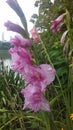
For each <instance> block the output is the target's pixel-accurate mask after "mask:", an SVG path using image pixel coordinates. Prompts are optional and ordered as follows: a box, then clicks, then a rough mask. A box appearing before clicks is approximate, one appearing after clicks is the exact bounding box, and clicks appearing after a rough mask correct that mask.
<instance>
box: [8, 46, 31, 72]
mask: <svg viewBox="0 0 73 130" xmlns="http://www.w3.org/2000/svg"><path fill="white" fill-rule="evenodd" d="M9 53H10V54H11V57H12V70H13V71H15V72H19V73H22V72H23V71H24V67H25V66H27V64H32V58H31V55H30V53H29V51H27V50H26V49H24V48H21V47H19V48H18V49H16V48H15V47H14V48H11V49H10V50H9Z"/></svg>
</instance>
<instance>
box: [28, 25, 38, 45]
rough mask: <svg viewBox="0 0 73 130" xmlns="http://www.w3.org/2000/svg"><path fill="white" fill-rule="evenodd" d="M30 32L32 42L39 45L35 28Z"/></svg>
mask: <svg viewBox="0 0 73 130" xmlns="http://www.w3.org/2000/svg"><path fill="white" fill-rule="evenodd" d="M30 32H31V35H32V38H33V40H34V41H35V42H36V43H40V40H39V36H38V32H37V29H36V28H35V27H33V29H32V30H31V31H30Z"/></svg>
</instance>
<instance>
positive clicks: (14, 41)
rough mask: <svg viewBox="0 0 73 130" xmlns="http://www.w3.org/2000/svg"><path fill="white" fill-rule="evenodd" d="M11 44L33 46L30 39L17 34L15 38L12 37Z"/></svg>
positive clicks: (24, 46) (25, 46)
mask: <svg viewBox="0 0 73 130" xmlns="http://www.w3.org/2000/svg"><path fill="white" fill-rule="evenodd" d="M10 43H11V45H14V46H16V47H23V48H29V47H31V46H32V42H31V41H30V40H29V39H26V38H22V37H19V36H15V38H11V39H10Z"/></svg>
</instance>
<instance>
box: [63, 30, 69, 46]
mask: <svg viewBox="0 0 73 130" xmlns="http://www.w3.org/2000/svg"><path fill="white" fill-rule="evenodd" d="M67 33H68V30H66V31H65V32H64V33H63V35H62V37H61V43H62V44H64V43H65V37H66V35H67Z"/></svg>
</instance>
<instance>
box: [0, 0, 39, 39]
mask: <svg viewBox="0 0 73 130" xmlns="http://www.w3.org/2000/svg"><path fill="white" fill-rule="evenodd" d="M34 2H35V0H18V3H19V4H20V6H21V7H22V10H23V12H24V14H25V16H26V19H27V22H28V28H29V30H31V29H32V27H33V24H32V23H31V22H30V18H31V16H32V15H33V13H38V9H37V8H36V7H34ZM8 20H10V21H12V22H14V23H19V24H21V22H20V19H19V17H18V16H17V15H16V13H15V12H14V11H13V10H12V9H11V8H10V7H9V6H8V4H7V3H6V0H0V40H2V34H3V32H4V39H5V40H9V39H10V36H13V35H15V33H12V32H10V31H7V30H6V27H5V26H4V23H5V22H7V21H8Z"/></svg>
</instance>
